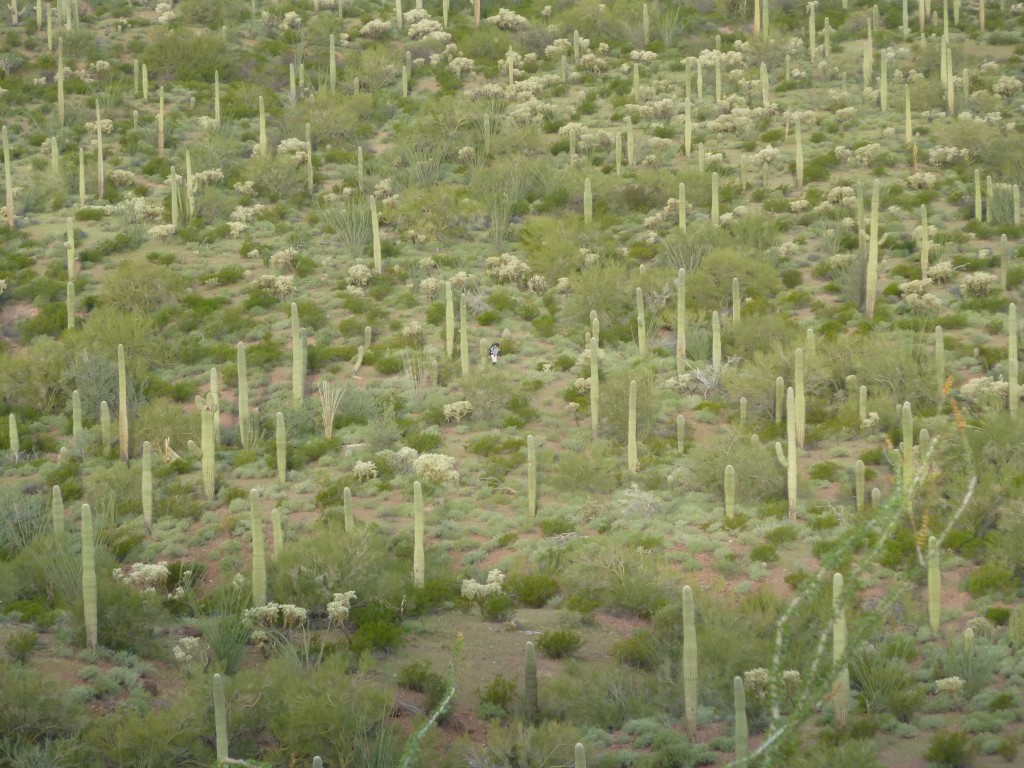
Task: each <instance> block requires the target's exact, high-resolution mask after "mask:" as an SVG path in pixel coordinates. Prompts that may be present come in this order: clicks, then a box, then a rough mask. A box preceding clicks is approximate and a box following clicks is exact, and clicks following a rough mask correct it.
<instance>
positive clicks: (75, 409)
mask: <svg viewBox="0 0 1024 768" xmlns="http://www.w3.org/2000/svg"><path fill="white" fill-rule="evenodd" d="M71 437H72V438H73V439H74V441H75V447H76V448H81V447H82V397H81V395H79V394H78V390H77V389H76V390H75V391H74V392H72V393H71Z"/></svg>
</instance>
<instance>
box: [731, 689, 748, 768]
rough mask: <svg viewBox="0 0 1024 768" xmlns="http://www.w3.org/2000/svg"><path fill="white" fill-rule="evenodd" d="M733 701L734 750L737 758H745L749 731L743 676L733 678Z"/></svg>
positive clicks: (738, 759)
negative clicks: (734, 723) (734, 715)
mask: <svg viewBox="0 0 1024 768" xmlns="http://www.w3.org/2000/svg"><path fill="white" fill-rule="evenodd" d="M732 701H733V709H734V711H735V713H736V717H735V719H736V727H735V728H734V729H733V751H735V753H736V760H737V761H740V760H745V759H746V757H747V753H748V750H749V738H748V731H747V696H746V692H745V691H744V689H743V678H742V677H740V676H739V675H737V676H736V677H734V678H733V679H732Z"/></svg>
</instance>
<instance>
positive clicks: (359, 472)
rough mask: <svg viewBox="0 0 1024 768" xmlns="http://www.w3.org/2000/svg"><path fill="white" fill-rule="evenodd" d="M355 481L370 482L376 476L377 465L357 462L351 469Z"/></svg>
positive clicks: (368, 462) (370, 462) (369, 462)
mask: <svg viewBox="0 0 1024 768" xmlns="http://www.w3.org/2000/svg"><path fill="white" fill-rule="evenodd" d="M352 474H353V475H355V476H356V479H357V480H372V479H373V478H375V477H376V476H377V465H376V464H374V463H373V462H372V461H357V462H356V463H355V466H353V467H352Z"/></svg>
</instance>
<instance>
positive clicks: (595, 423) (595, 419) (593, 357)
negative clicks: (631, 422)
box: [590, 336, 601, 440]
mask: <svg viewBox="0 0 1024 768" xmlns="http://www.w3.org/2000/svg"><path fill="white" fill-rule="evenodd" d="M600 418H601V378H600V369H599V364H598V347H597V338H596V337H595V336H591V337H590V435H591V437H592V438H594V439H595V440H596V439H597V431H598V427H599V424H600Z"/></svg>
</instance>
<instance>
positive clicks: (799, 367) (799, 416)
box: [793, 349, 807, 450]
mask: <svg viewBox="0 0 1024 768" xmlns="http://www.w3.org/2000/svg"><path fill="white" fill-rule="evenodd" d="M793 368H794V374H793V401H794V404H795V406H796V413H795V416H796V447H797V448H800V449H801V450H803V447H804V433H805V432H806V423H805V422H806V421H807V397H806V394H805V392H804V351H803V350H802V349H797V350H796V353H795V355H794V364H793Z"/></svg>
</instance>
